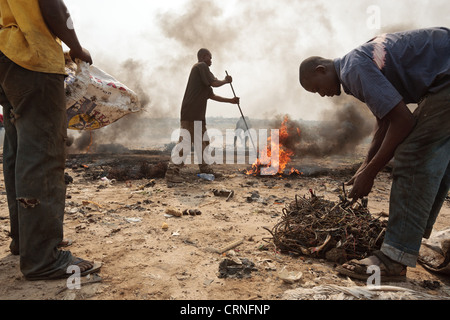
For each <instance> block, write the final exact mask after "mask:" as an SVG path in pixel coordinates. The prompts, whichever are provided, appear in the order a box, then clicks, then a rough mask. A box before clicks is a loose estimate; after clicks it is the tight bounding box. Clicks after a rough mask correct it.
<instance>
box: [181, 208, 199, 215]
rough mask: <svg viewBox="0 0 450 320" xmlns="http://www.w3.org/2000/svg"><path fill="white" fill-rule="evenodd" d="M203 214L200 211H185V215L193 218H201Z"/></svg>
mask: <svg viewBox="0 0 450 320" xmlns="http://www.w3.org/2000/svg"><path fill="white" fill-rule="evenodd" d="M201 214H202V212H201V211H200V210H198V209H185V210H183V215H185V216H187V215H191V216H199V215H201Z"/></svg>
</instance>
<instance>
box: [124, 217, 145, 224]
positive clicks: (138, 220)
mask: <svg viewBox="0 0 450 320" xmlns="http://www.w3.org/2000/svg"><path fill="white" fill-rule="evenodd" d="M125 220H126V221H128V222H130V223H136V222H141V221H142V218H125Z"/></svg>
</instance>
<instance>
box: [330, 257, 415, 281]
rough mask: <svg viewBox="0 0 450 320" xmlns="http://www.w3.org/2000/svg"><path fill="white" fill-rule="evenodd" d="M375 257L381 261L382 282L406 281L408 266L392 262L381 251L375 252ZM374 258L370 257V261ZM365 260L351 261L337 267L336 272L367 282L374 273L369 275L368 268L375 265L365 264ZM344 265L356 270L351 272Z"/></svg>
mask: <svg viewBox="0 0 450 320" xmlns="http://www.w3.org/2000/svg"><path fill="white" fill-rule="evenodd" d="M373 256H375V257H377V258H378V260H379V267H380V273H381V274H380V281H381V282H400V281H406V266H403V265H400V264H399V263H396V262H395V261H392V260H391V259H389V258H388V257H387V256H385V255H384V254H383V253H382V252H381V251H375V252H374V253H373ZM373 256H372V257H373ZM372 257H369V258H368V259H370V258H372ZM363 260H364V259H363ZM363 260H350V261H348V262H346V263H344V264H343V265H341V266H338V267H336V271H337V272H339V273H340V274H343V275H346V276H349V277H350V278H354V279H358V280H364V281H367V279H369V277H371V276H372V273H367V268H368V267H369V266H370V265H373V264H367V263H364V262H362V261H363ZM344 265H352V266H353V267H354V270H349V269H347V268H346V267H344Z"/></svg>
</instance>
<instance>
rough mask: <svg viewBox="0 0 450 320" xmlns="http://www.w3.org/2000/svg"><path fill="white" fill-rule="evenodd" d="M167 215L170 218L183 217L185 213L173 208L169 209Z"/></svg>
mask: <svg viewBox="0 0 450 320" xmlns="http://www.w3.org/2000/svg"><path fill="white" fill-rule="evenodd" d="M166 214H167V215H169V216H174V217H181V216H182V214H183V213H182V212H181V211H179V210H176V209H173V208H167V209H166Z"/></svg>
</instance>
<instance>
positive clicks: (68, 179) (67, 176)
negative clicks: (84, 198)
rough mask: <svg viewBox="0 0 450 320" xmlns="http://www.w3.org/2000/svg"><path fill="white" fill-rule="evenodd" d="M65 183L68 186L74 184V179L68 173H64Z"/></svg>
mask: <svg viewBox="0 0 450 320" xmlns="http://www.w3.org/2000/svg"><path fill="white" fill-rule="evenodd" d="M64 182H65V183H66V184H70V183H73V178H72V177H71V176H70V175H69V174H68V173H67V172H64Z"/></svg>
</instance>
